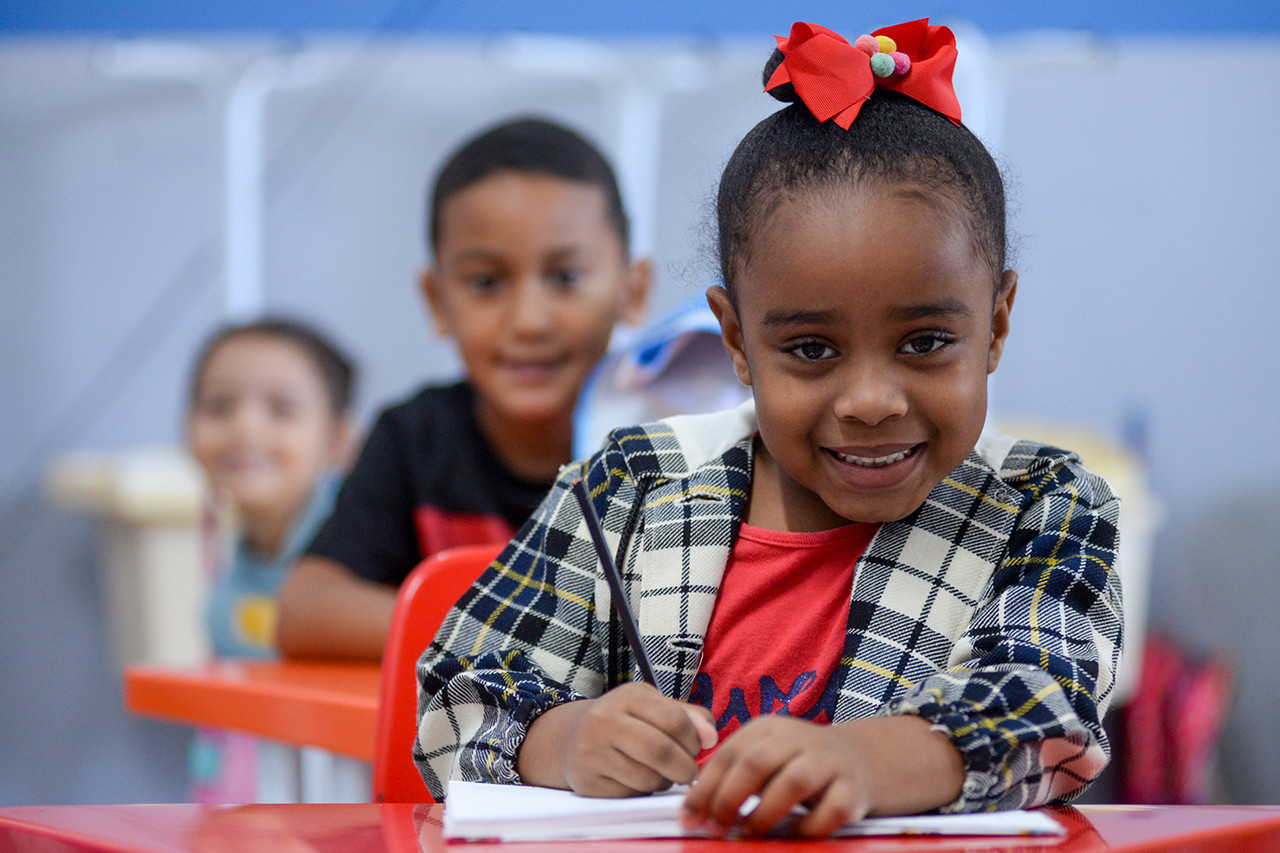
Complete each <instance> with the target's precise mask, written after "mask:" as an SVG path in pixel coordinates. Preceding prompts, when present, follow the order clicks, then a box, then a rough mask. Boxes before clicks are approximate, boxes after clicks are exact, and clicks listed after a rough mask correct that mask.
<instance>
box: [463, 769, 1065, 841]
mask: <svg viewBox="0 0 1280 853" xmlns="http://www.w3.org/2000/svg"><path fill="white" fill-rule="evenodd" d="M686 790H687V789H683V788H682V789H679V790H674V791H671V792H667V793H662V794H653V795H650V796H647V797H628V798H624V799H606V798H598V797H580V796H578V795H577V794H574V793H572V792H569V791H560V790H556V789H552V788H536V787H532V786H527V785H488V784H482V783H477V782H451V783H449V795H448V797H447V798H446V800H445V808H444V835H445V837H446V838H466V839H500V840H504V841H552V840H570V839H608V838H679V837H682V836H685V835H690V834H696V833H689V832H686V831H685V830H684V829H683V828H682V827H681V826H680V820H679V815H680V804H681V802H682V801H683V800H684V795H685V791H686ZM1063 832H1064V830H1063V829H1062V827H1061V825H1059V824H1058V822H1057V821H1055V820H1054V819H1053V818H1051V817H1049V816H1048V815H1047V814H1044V813H1042V812H1035V811H1004V812H989V813H986V814H964V815H918V816H913V817H893V818H868V819H866V820H863V821H860V822H858V823H856V824H851V825H849V826H846V827H844V828H843V829H841V830H840V831H838V832H837V833H836V834H837V835H903V834H919V835H1001V836H1008V835H1061V834H1063Z"/></svg>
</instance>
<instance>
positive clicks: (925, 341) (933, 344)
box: [899, 332, 952, 355]
mask: <svg viewBox="0 0 1280 853" xmlns="http://www.w3.org/2000/svg"><path fill="white" fill-rule="evenodd" d="M951 341H952V338H951V336H950V335H944V334H943V333H941V332H928V333H926V334H923V335H916V336H915V337H914V338H911V339H910V340H908V341H907V342H906V343H904V344H903V345H902V348H901V349H900V350H899V352H901V353H904V354H905V355H928V354H929V353H931V352H937V351H938V350H940V349H942V348H943V347H945V346H946V345H947V344H949V343H951Z"/></svg>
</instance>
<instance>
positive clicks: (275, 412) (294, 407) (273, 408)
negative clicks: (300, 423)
mask: <svg viewBox="0 0 1280 853" xmlns="http://www.w3.org/2000/svg"><path fill="white" fill-rule="evenodd" d="M267 409H268V411H269V412H271V417H272V418H274V419H276V420H280V421H283V420H289V419H291V418H293V417H295V416H296V415H297V414H298V409H299V406H298V403H297V401H296V400H290V399H288V398H285V397H276V398H273V399H272V400H270V401H268V403H267Z"/></svg>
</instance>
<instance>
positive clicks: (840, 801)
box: [795, 779, 867, 838]
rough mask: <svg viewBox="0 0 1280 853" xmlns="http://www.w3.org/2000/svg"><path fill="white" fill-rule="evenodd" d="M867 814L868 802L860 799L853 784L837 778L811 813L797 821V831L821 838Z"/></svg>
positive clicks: (815, 804)
mask: <svg viewBox="0 0 1280 853" xmlns="http://www.w3.org/2000/svg"><path fill="white" fill-rule="evenodd" d="M866 816H867V804H866V803H865V802H862V801H860V798H859V797H858V796H857V793H856V792H855V791H854V789H853V786H851V785H849V784H848V783H847V782H846V781H845V780H844V779H835V780H833V781H832V783H831V785H830V786H828V788H827V790H825V791H824V792H823V793H822V796H821V797H820V798H819V799H818V801H817V802H816V803H814V804H813V807H812V809H810V811H809V813H808V814H807V815H805V816H804V817H802V818H800V819H799V820H798V821H796V825H795V832H796V834H797V835H803V836H806V837H809V838H820V837H823V836H827V835H830V834H831V833H833V832H835V831H836V830H837V829H839V828H840V827H842V826H844V825H845V824H846V823H852V822H853V821H858V820H862V819H863V818H864V817H866Z"/></svg>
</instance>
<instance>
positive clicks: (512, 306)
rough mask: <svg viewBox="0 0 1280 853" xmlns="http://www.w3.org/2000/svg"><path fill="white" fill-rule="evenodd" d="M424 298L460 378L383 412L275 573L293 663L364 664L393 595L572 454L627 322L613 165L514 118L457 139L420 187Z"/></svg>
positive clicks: (382, 631) (633, 279) (638, 293)
mask: <svg viewBox="0 0 1280 853" xmlns="http://www.w3.org/2000/svg"><path fill="white" fill-rule="evenodd" d="M430 211H431V213H430V226H429V228H430V230H429V241H430V245H431V248H432V254H433V256H434V266H433V267H432V268H430V269H428V270H427V271H426V272H424V273H423V275H422V282H421V286H422V292H423V296H424V298H425V299H426V302H427V305H428V306H429V308H430V310H431V314H432V317H433V318H434V321H435V324H436V328H437V330H438V331H439V332H440V333H441V334H442V335H446V336H448V337H451V338H453V339H454V341H455V342H456V343H457V346H458V351H459V354H460V356H461V358H462V362H463V365H464V368H465V371H466V378H465V379H463V380H462V381H460V382H458V383H456V384H453V385H449V386H443V387H428V388H425V389H423V390H421V391H419V392H418V393H417V394H416V395H414V396H413V397H411V398H410V399H409V400H407V401H405V402H403V403H400V404H399V405H396V406H393V407H391V408H389V409H387V410H385V411H383V412H382V414H381V415H380V416H379V417H378V419H377V422H376V423H375V425H374V428H373V430H372V432H371V433H370V435H369V438H368V440H367V442H366V444H365V446H364V449H363V451H362V452H361V455H360V458H359V460H358V461H357V463H356V465H355V468H354V469H353V470H352V472H351V474H350V476H349V477H348V478H347V480H346V481H345V482H344V484H343V486H342V489H341V491H340V492H339V494H338V498H337V502H336V505H335V507H334V511H333V514H332V515H331V516H330V517H329V519H328V521H326V523H325V524H324V526H323V527H322V528H321V530H320V532H319V533H318V534H317V536H316V538H315V540H314V541H313V542H312V543H311V545H310V546H309V548H308V549H307V552H306V554H305V555H304V556H303V557H302V559H301V560H299V561H298V563H297V564H296V565H295V567H294V569H293V570H292V572H291V573H290V575H289V577H288V579H287V580H286V583H285V586H284V589H283V591H282V593H281V600H280V622H279V629H278V635H277V637H278V643H279V646H280V648H281V650H282V651H283V652H285V653H286V654H289V655H312V656H317V655H318V656H331V657H350V658H363V659H370V660H376V659H378V658H379V657H380V656H381V654H382V648H383V645H384V643H385V641H386V635H387V628H388V626H389V624H390V621H391V612H392V609H393V606H394V603H395V594H396V590H397V588H398V587H399V585H400V583H401V582H402V581H403V580H404V578H405V576H406V575H407V574H408V573H409V571H410V570H411V569H413V567H414V566H416V565H417V564H418V563H419V562H420V561H421V560H422V559H423V558H425V557H427V556H429V555H431V554H433V553H435V552H437V551H440V550H442V549H445V548H450V547H455V546H458V545H466V544H479V543H485V542H501V541H505V540H507V539H509V538H510V537H511V535H512V534H513V533H514V532H515V531H516V530H517V529H518V528H519V527H520V526H522V525H523V524H524V522H525V521H526V520H527V519H528V517H529V515H530V514H531V513H532V512H533V510H534V509H535V508H536V507H537V506H538V503H539V502H540V500H541V499H542V497H543V495H545V493H546V492H547V490H548V488H549V487H550V485H551V484H552V482H553V481H554V480H555V476H556V474H557V472H558V470H559V468H560V466H562V465H564V464H566V463H568V462H569V461H571V459H572V456H573V428H572V427H573V411H574V405H575V402H576V400H577V397H578V391H579V389H580V388H581V386H582V383H583V381H584V380H585V378H586V376H587V373H588V372H589V371H590V370H591V368H592V367H593V366H594V365H595V363H596V362H597V361H598V360H599V359H600V357H601V356H602V355H604V353H605V350H606V349H607V347H608V345H609V339H610V336H611V334H612V331H613V327H614V325H615V324H616V323H618V322H619V321H627V322H629V323H636V322H638V321H639V320H640V318H641V316H642V313H643V310H644V304H645V299H646V297H647V294H648V288H649V278H650V277H649V268H648V265H647V263H646V262H644V261H636V262H633V261H632V260H631V259H630V257H629V253H628V236H629V234H628V226H627V219H626V214H625V212H624V211H623V208H622V200H621V196H620V193H619V191H618V186H617V181H616V179H615V177H614V173H613V170H612V168H611V167H610V166H609V164H608V162H607V161H606V160H605V159H604V157H603V156H602V155H601V154H600V152H599V151H598V150H596V148H595V147H593V146H592V145H591V144H590V143H589V142H587V141H586V140H585V139H583V138H582V137H581V136H579V135H578V134H576V133H574V132H573V131H570V130H568V129H566V128H564V127H561V126H559V125H556V124H553V123H551V122H547V121H543V120H538V119H524V120H519V121H514V122H508V123H505V124H502V125H499V126H497V127H495V128H493V129H491V130H489V131H486V132H484V133H482V134H480V135H479V136H477V137H475V138H474V139H472V140H471V141H469V142H467V143H466V144H464V145H463V146H462V147H461V148H460V149H459V150H458V151H457V152H456V153H455V154H454V155H453V156H452V157H451V158H450V159H449V160H448V162H446V164H445V165H444V167H443V168H442V169H441V171H440V173H439V175H438V176H437V178H436V181H435V186H434V188H433V190H432V194H431V208H430Z"/></svg>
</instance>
